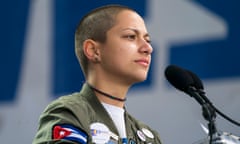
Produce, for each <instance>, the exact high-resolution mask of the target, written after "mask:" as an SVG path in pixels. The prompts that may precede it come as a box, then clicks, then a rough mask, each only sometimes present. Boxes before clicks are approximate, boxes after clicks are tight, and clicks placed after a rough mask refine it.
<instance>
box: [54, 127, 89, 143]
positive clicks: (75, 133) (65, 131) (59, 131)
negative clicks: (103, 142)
mask: <svg viewBox="0 0 240 144" xmlns="http://www.w3.org/2000/svg"><path fill="white" fill-rule="evenodd" d="M52 136H53V139H55V140H60V139H63V140H69V141H74V142H78V143H81V144H87V138H88V136H87V134H86V132H84V131H82V130H80V129H79V128H77V127H75V126H73V125H69V124H58V125H55V126H54V127H53V130H52Z"/></svg>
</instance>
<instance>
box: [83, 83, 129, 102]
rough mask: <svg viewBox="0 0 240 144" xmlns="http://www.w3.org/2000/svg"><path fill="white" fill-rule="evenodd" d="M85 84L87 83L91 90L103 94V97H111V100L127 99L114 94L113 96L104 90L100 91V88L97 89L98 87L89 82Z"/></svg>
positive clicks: (122, 100)
mask: <svg viewBox="0 0 240 144" xmlns="http://www.w3.org/2000/svg"><path fill="white" fill-rule="evenodd" d="M87 84H88V86H89V87H90V88H91V89H92V90H94V91H95V92H97V93H99V94H101V95H103V96H105V97H108V98H110V99H113V100H116V101H120V102H125V101H126V100H127V98H124V99H121V98H118V97H115V96H113V95H110V94H107V93H105V92H103V91H101V90H99V89H97V88H95V87H93V86H91V85H90V84H89V83H87Z"/></svg>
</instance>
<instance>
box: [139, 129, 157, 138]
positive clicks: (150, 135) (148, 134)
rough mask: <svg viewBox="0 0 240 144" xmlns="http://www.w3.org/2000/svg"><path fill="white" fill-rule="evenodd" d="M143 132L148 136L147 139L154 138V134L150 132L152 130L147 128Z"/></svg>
mask: <svg viewBox="0 0 240 144" xmlns="http://www.w3.org/2000/svg"><path fill="white" fill-rule="evenodd" d="M142 132H143V133H144V134H145V135H146V136H147V137H149V138H152V139H153V138H154V135H153V133H152V132H151V131H150V130H148V129H146V128H142Z"/></svg>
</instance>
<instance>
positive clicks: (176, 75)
mask: <svg viewBox="0 0 240 144" xmlns="http://www.w3.org/2000/svg"><path fill="white" fill-rule="evenodd" d="M189 73H190V72H187V71H186V70H185V69H182V68H180V67H178V66H176V65H169V66H168V67H167V68H166V70H165V76H166V78H167V80H168V81H169V83H171V84H172V85H173V86H174V87H175V88H176V89H178V90H180V91H183V92H185V93H187V94H188V95H190V96H191V97H194V98H195V99H196V100H197V102H198V103H199V104H200V105H203V104H205V103H206V102H205V100H204V99H203V98H202V97H201V96H200V95H199V93H198V91H197V89H196V88H195V81H194V79H193V78H192V76H191V75H190V74H189ZM202 87H203V86H202Z"/></svg>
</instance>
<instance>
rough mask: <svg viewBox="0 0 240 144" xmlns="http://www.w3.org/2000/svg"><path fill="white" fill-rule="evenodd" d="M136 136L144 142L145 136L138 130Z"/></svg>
mask: <svg viewBox="0 0 240 144" xmlns="http://www.w3.org/2000/svg"><path fill="white" fill-rule="evenodd" d="M137 135H138V137H139V138H140V139H141V140H142V141H146V137H145V135H144V134H143V132H142V131H140V130H138V131H137Z"/></svg>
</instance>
